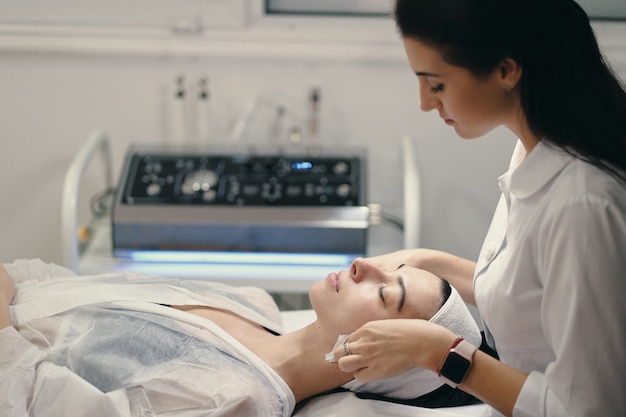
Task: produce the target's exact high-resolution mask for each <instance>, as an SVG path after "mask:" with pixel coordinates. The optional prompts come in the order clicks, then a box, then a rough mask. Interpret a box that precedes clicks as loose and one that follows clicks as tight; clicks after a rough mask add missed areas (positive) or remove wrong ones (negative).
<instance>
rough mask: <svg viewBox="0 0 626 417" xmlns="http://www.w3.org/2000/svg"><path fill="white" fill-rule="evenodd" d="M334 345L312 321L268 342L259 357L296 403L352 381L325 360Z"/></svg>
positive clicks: (348, 375) (333, 341)
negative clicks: (289, 391) (275, 374)
mask: <svg viewBox="0 0 626 417" xmlns="http://www.w3.org/2000/svg"><path fill="white" fill-rule="evenodd" d="M335 342H336V340H329V339H328V335H327V334H325V333H324V332H323V331H322V329H320V328H319V326H318V325H317V322H315V323H312V324H310V325H309V326H307V327H304V328H302V329H300V330H297V331H295V332H292V333H289V334H286V335H282V336H278V337H274V338H273V341H269V340H268V343H271V346H267V347H268V348H267V349H263V353H262V355H260V356H262V358H263V360H265V362H266V363H267V364H268V365H270V366H271V367H272V369H274V370H275V371H276V372H277V373H278V374H279V375H280V376H281V377H282V378H283V379H284V380H285V382H286V383H287V384H288V385H289V388H290V389H291V391H292V392H293V394H294V396H295V398H296V401H301V400H304V399H306V398H308V397H311V396H313V395H315V394H319V393H322V392H325V391H328V390H331V389H334V388H337V387H340V386H341V385H343V384H345V383H346V382H348V381H350V380H352V379H353V376H352V375H351V374H347V373H345V372H341V371H340V370H339V368H338V366H337V364H336V363H329V362H327V361H326V360H325V355H326V353H328V352H329V351H330V350H331V349H332V348H333V345H334V343H335Z"/></svg>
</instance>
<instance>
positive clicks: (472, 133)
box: [454, 125, 493, 139]
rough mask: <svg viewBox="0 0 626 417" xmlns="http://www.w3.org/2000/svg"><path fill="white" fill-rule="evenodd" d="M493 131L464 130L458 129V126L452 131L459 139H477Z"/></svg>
mask: <svg viewBox="0 0 626 417" xmlns="http://www.w3.org/2000/svg"><path fill="white" fill-rule="evenodd" d="M492 130H493V129H480V130H477V129H466V128H464V127H460V126H458V125H456V126H454V131H455V132H456V134H457V135H458V136H459V137H460V138H461V139H477V138H481V137H483V136H485V135H486V134H487V133H489V132H491V131H492Z"/></svg>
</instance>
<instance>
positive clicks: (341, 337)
mask: <svg viewBox="0 0 626 417" xmlns="http://www.w3.org/2000/svg"><path fill="white" fill-rule="evenodd" d="M349 337H350V335H349V334H340V335H339V337H338V338H337V343H335V346H333V350H331V351H330V352H328V353H327V354H326V356H325V358H326V362H337V360H338V358H335V349H337V348H338V347H339V346H341V345H342V344H343V342H345V341H346V340H348V338H349Z"/></svg>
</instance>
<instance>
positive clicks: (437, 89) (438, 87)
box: [430, 83, 443, 93]
mask: <svg viewBox="0 0 626 417" xmlns="http://www.w3.org/2000/svg"><path fill="white" fill-rule="evenodd" d="M441 91H443V83H441V84H437V85H436V86H434V87H430V92H431V93H439V92H441Z"/></svg>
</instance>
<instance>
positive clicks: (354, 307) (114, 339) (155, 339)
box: [0, 259, 480, 417]
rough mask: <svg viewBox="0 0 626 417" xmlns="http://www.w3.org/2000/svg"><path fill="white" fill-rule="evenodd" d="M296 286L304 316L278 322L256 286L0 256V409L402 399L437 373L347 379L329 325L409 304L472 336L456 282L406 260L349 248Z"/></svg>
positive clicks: (195, 407) (33, 411)
mask: <svg viewBox="0 0 626 417" xmlns="http://www.w3.org/2000/svg"><path fill="white" fill-rule="evenodd" d="M309 297H310V300H311V305H312V306H313V309H314V310H315V313H316V315H317V318H316V320H315V321H314V322H313V323H312V324H310V325H308V326H306V327H304V328H302V329H299V330H297V331H294V332H291V333H288V334H283V331H282V322H281V316H280V314H279V310H278V308H277V306H276V304H275V303H274V301H273V299H272V298H271V296H270V295H269V294H268V293H266V292H265V291H263V290H260V289H258V288H253V287H232V286H228V285H224V284H219V283H214V282H207V281H203V280H190V279H184V280H183V279H169V278H161V277H154V276H145V275H140V274H137V273H132V272H124V273H108V274H101V275H94V276H77V275H75V274H74V273H73V272H72V271H70V270H67V269H65V268H62V267H59V266H56V265H53V264H45V263H43V262H41V261H39V260H32V261H25V260H22V261H16V262H14V263H11V264H5V265H4V267H3V266H2V265H1V264H0V299H1V300H2V301H0V323H2V324H3V326H0V327H4V328H3V329H2V330H0V415H3V416H13V415H16V416H22V415H31V416H46V417H51V416H64V417H71V416H91V417H92V416H107V417H111V416H156V415H177V416H179V415H180V416H183V415H184V416H196V415H197V416H199V415H202V416H206V415H211V416H285V417H287V416H290V415H291V413H292V412H293V410H294V408H295V406H296V403H298V402H299V401H302V400H304V399H306V398H308V397H311V396H313V395H316V394H320V393H323V392H326V391H328V390H331V389H335V388H338V387H344V388H346V389H349V390H351V391H355V392H365V393H369V394H376V395H381V396H384V397H388V398H391V399H414V398H417V397H421V396H424V395H426V394H429V393H431V395H432V392H434V391H436V390H437V389H438V388H440V387H441V386H442V385H443V383H442V382H441V381H440V380H439V378H438V377H437V376H436V375H435V374H434V373H431V372H429V371H426V370H423V369H417V368H416V369H413V370H411V371H409V372H407V373H405V374H403V375H400V376H397V377H394V378H390V379H385V380H381V381H377V382H373V383H365V384H363V383H359V382H358V381H356V380H353V376H352V375H350V374H346V373H343V372H341V371H340V370H339V369H338V367H337V365H336V363H333V362H332V361H328V360H327V358H326V356H327V354H328V353H329V352H331V351H332V350H333V346H334V345H335V343H336V342H337V340H338V336H339V335H345V334H350V333H351V332H352V331H354V330H356V329H357V328H359V327H360V326H361V325H362V324H364V323H365V322H367V321H371V320H381V319H393V318H421V319H424V320H431V321H434V322H437V323H440V324H442V325H444V326H446V327H449V328H451V329H452V330H454V331H455V332H457V333H458V334H460V335H461V336H463V337H464V338H465V339H467V340H469V341H470V342H471V343H473V344H475V345H479V344H480V333H479V330H478V327H477V326H476V324H475V322H474V320H473V318H472V317H471V315H470V313H469V311H468V310H467V308H466V306H465V304H463V302H462V301H461V298H460V297H459V295H458V293H457V292H456V291H455V290H454V289H452V288H450V286H449V285H448V284H447V282H445V281H443V280H440V279H439V278H437V277H436V276H434V275H432V274H430V273H428V272H425V271H422V270H419V269H415V268H412V267H408V266H400V267H399V268H398V269H397V270H395V271H383V270H381V269H380V268H378V267H377V266H375V265H373V264H371V263H370V262H368V261H367V260H365V259H357V260H355V261H354V263H353V264H352V267H351V269H350V270H349V271H340V272H338V273H331V274H329V275H328V277H327V278H326V279H325V280H322V281H319V282H317V283H315V284H313V285H312V287H311V289H310V292H309ZM5 300H6V301H5ZM7 303H11V306H10V321H9V311H7V310H8V309H7V306H6V304H7ZM11 323H12V324H13V326H10V324H11ZM447 405H451V404H447Z"/></svg>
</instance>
